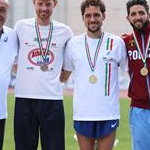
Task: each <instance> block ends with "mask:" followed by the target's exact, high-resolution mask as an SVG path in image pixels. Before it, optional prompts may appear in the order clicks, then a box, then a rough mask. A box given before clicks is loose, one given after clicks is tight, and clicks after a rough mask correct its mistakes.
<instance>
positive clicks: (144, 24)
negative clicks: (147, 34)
mask: <svg viewBox="0 0 150 150" xmlns="http://www.w3.org/2000/svg"><path fill="white" fill-rule="evenodd" d="M130 24H131V26H132V27H133V28H134V29H135V30H136V31H138V32H142V31H143V30H144V28H145V27H146V26H147V25H148V24H149V20H148V19H147V20H146V21H145V22H144V23H143V25H142V27H141V28H138V27H137V26H135V25H134V24H133V23H130Z"/></svg>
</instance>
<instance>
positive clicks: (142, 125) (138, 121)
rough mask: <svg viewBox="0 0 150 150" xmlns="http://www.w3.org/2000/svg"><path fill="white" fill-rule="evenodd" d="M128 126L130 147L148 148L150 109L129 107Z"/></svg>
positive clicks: (149, 140) (134, 149) (138, 149)
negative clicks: (130, 138)
mask: <svg viewBox="0 0 150 150" xmlns="http://www.w3.org/2000/svg"><path fill="white" fill-rule="evenodd" d="M130 128H131V134H132V149H133V150H148V149H150V109H141V108H136V107H133V108H131V111H130Z"/></svg>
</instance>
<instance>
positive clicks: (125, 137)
mask: <svg viewBox="0 0 150 150" xmlns="http://www.w3.org/2000/svg"><path fill="white" fill-rule="evenodd" d="M71 99H72V97H71V96H65V98H64V107H65V114H66V117H65V118H66V130H65V132H66V150H79V147H78V144H77V141H76V140H75V139H74V137H73V135H74V134H75V132H74V130H73V127H72V126H73V121H72V100H71ZM120 109H121V120H120V126H119V128H118V131H117V137H116V138H117V139H118V140H119V143H118V144H117V146H116V147H114V150H131V138H130V130H129V121H128V112H129V101H128V100H125V99H124V100H121V101H120ZM13 115H14V96H13V95H12V94H9V95H8V119H7V122H6V128H5V139H4V149H3V150H14V138H13ZM38 150H40V147H39V148H38Z"/></svg>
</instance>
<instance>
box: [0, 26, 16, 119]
mask: <svg viewBox="0 0 150 150" xmlns="http://www.w3.org/2000/svg"><path fill="white" fill-rule="evenodd" d="M16 54H17V36H16V34H15V32H14V31H13V30H12V29H10V28H8V27H6V26H3V33H2V35H1V38H0V119H5V118H6V117H7V90H8V86H9V82H10V77H11V68H12V65H13V62H14V60H15V56H16Z"/></svg>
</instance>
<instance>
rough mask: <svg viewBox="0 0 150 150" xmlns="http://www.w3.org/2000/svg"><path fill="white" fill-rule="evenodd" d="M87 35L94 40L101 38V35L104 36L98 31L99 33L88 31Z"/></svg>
mask: <svg viewBox="0 0 150 150" xmlns="http://www.w3.org/2000/svg"><path fill="white" fill-rule="evenodd" d="M87 35H88V36H89V37H90V38H93V39H97V38H100V37H101V35H102V31H101V30H100V31H97V32H90V31H87Z"/></svg>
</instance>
